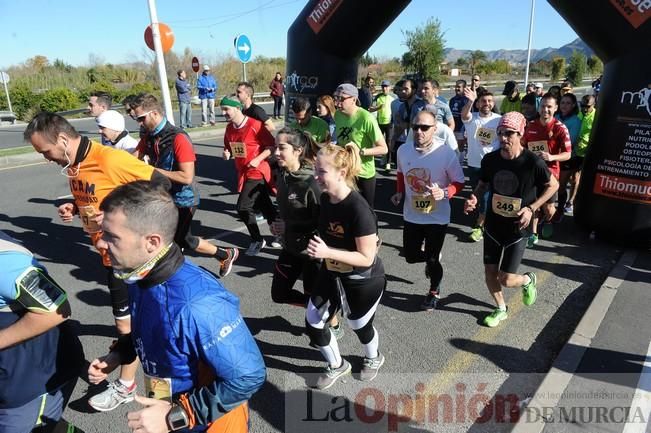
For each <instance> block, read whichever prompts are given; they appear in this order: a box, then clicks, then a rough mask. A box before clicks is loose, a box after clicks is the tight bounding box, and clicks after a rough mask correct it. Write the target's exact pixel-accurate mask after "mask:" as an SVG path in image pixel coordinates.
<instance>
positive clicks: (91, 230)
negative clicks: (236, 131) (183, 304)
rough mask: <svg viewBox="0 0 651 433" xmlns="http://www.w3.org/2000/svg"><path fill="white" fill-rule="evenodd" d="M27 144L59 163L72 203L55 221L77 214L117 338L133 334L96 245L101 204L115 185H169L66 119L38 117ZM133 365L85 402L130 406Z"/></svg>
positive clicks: (122, 295)
mask: <svg viewBox="0 0 651 433" xmlns="http://www.w3.org/2000/svg"><path fill="white" fill-rule="evenodd" d="M24 137H25V141H30V142H31V144H32V146H33V147H34V150H36V151H37V152H38V153H40V154H41V155H43V157H44V158H45V159H47V160H48V161H53V162H56V163H57V164H59V165H60V166H61V167H62V169H61V175H63V176H65V177H66V178H68V181H69V184H70V192H71V193H72V195H73V201H72V202H67V203H64V204H62V205H61V206H59V217H60V218H61V220H62V221H63V222H65V223H70V222H72V220H73V218H74V216H75V215H79V217H80V219H81V223H82V226H83V228H84V231H85V232H86V233H88V234H89V236H90V238H91V240H92V242H93V245H94V246H95V248H96V249H97V250H98V251H99V253H100V255H101V258H102V264H103V265H104V267H105V268H106V272H107V276H108V288H109V292H110V294H111V304H112V306H113V316H114V317H115V326H116V328H117V330H118V334H119V335H127V334H129V333H130V332H131V315H130V312H129V297H128V292H127V286H126V284H124V282H123V281H121V280H119V279H117V278H115V276H114V275H113V268H112V264H111V260H110V258H109V256H108V253H107V251H106V249H104V248H101V247H100V246H98V244H97V242H98V241H99V239H100V237H101V236H102V228H101V224H102V218H103V213H102V212H101V211H100V209H99V205H100V203H101V202H102V200H103V199H104V197H106V196H107V195H108V193H109V192H111V191H113V189H115V188H116V187H117V186H120V185H123V184H125V183H128V182H131V181H134V180H150V179H153V180H155V181H157V182H163V183H165V184H169V181H168V180H167V179H166V178H165V176H163V175H162V174H160V173H158V172H157V171H155V170H154V168H153V167H151V166H148V165H147V164H145V163H144V162H142V161H140V160H138V159H137V158H135V157H134V156H133V155H130V154H128V153H127V152H123V151H121V150H118V149H115V148H113V147H110V146H102V145H100V144H99V143H97V142H94V141H91V140H89V139H88V137H85V136H83V135H80V134H79V133H78V132H77V131H76V130H75V128H74V127H73V126H72V125H71V124H70V123H68V121H67V120H66V119H64V118H63V117H61V116H59V115H58V114H54V113H40V114H37V115H36V116H35V117H34V118H33V119H32V121H31V122H30V123H29V125H27V129H25V133H24ZM137 368H138V363H137V360H134V361H133V362H131V363H128V364H125V365H122V366H121V370H120V377H119V379H118V380H116V381H114V382H111V383H109V386H108V388H107V389H106V391H104V392H102V393H100V394H97V395H94V396H93V397H92V398H91V399H90V400H89V401H88V403H89V404H90V406H91V407H92V408H93V409H95V410H98V411H100V412H105V411H110V410H113V409H115V408H116V407H118V406H119V405H120V404H123V403H128V402H130V401H132V400H133V398H134V396H135V395H136V382H135V378H136V370H137Z"/></svg>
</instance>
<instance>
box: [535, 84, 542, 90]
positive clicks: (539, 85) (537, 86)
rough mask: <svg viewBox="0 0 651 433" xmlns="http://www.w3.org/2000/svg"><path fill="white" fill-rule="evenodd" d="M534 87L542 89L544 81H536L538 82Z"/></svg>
mask: <svg viewBox="0 0 651 433" xmlns="http://www.w3.org/2000/svg"><path fill="white" fill-rule="evenodd" d="M534 87H535V88H536V89H542V88H543V85H542V83H536V84H534Z"/></svg>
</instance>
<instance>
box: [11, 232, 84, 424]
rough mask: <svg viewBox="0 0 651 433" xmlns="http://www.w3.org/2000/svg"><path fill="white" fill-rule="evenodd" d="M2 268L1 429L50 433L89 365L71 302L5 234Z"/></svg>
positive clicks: (36, 263)
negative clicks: (74, 328)
mask: <svg viewBox="0 0 651 433" xmlns="http://www.w3.org/2000/svg"><path fill="white" fill-rule="evenodd" d="M0 269H2V272H0V371H1V372H2V374H0V431H1V432H3V433H29V432H31V431H32V430H33V431H35V432H37V431H38V432H51V431H54V428H55V426H56V425H57V423H58V422H59V420H60V419H61V414H62V413H63V410H64V409H65V407H66V404H67V402H68V398H70V394H71V393H72V390H73V388H74V387H75V383H76V382H77V376H78V374H79V370H80V369H81V368H82V366H83V365H84V363H85V359H84V353H83V350H82V347H81V343H80V342H79V339H78V338H77V335H76V334H75V333H74V332H72V331H71V330H70V329H69V328H68V326H67V325H68V324H67V322H66V320H67V319H68V318H69V317H70V315H71V312H70V304H69V303H68V299H67V295H66V292H65V291H64V290H63V289H62V288H61V287H60V286H59V285H58V284H57V283H56V282H55V281H54V280H53V279H52V277H51V276H49V275H48V273H47V270H45V268H43V266H42V265H41V264H40V263H39V262H38V261H37V260H36V259H35V258H34V256H33V255H32V253H31V252H29V251H28V250H27V249H25V248H24V247H22V246H21V245H19V244H18V243H17V241H15V240H14V239H11V238H10V237H9V236H7V235H5V234H4V233H3V232H2V231H0ZM61 424H65V425H67V427H68V429H67V431H68V432H72V431H73V429H74V427H73V426H72V425H71V424H68V423H65V422H62V423H61ZM65 429H66V428H65V427H64V430H65Z"/></svg>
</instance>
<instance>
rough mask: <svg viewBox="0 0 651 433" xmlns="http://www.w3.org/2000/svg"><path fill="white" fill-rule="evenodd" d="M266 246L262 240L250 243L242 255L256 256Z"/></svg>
mask: <svg viewBox="0 0 651 433" xmlns="http://www.w3.org/2000/svg"><path fill="white" fill-rule="evenodd" d="M266 246H267V242H265V240H264V239H262V240H260V241H253V242H251V244H250V245H249V248H247V250H246V252H245V253H244V254H246V255H247V256H257V255H258V254H260V251H261V250H262V249H263V248H264V247H266Z"/></svg>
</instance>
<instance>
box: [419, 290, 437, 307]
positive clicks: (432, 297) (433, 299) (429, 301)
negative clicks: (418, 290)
mask: <svg viewBox="0 0 651 433" xmlns="http://www.w3.org/2000/svg"><path fill="white" fill-rule="evenodd" d="M440 299H441V298H439V294H438V293H434V292H429V293H428V294H427V296H426V297H425V300H424V301H423V303H422V304H421V305H420V309H421V310H423V311H434V310H436V304H437V303H438V301H439V300H440Z"/></svg>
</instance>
